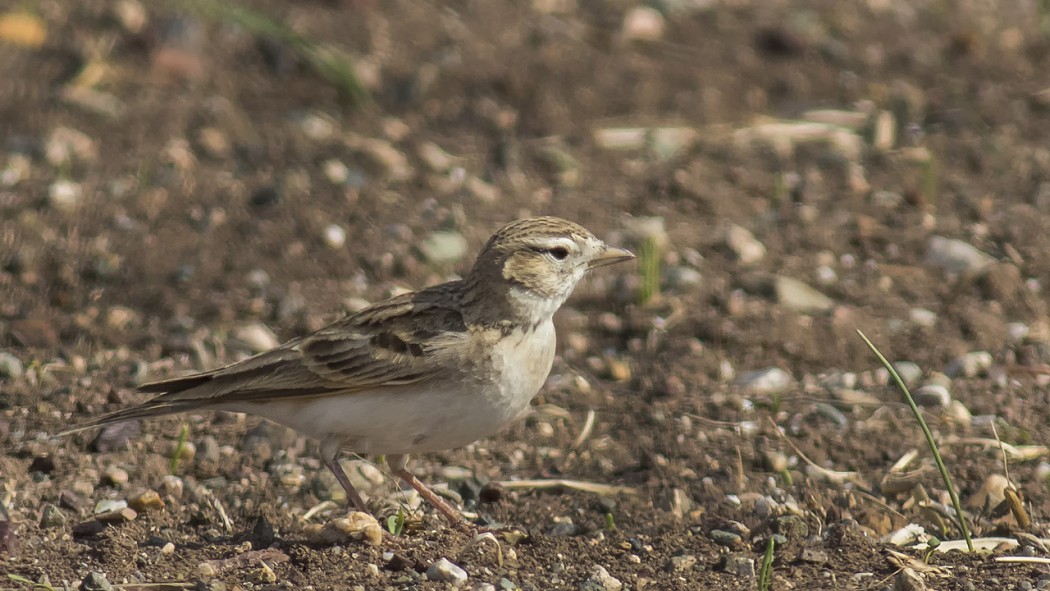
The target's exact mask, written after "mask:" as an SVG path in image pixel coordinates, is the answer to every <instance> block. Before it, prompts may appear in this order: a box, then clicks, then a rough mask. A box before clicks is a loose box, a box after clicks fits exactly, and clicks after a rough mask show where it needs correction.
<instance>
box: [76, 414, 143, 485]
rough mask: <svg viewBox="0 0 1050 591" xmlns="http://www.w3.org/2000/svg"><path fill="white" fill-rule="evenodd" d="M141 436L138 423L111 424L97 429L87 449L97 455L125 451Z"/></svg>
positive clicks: (140, 425) (140, 428)
mask: <svg viewBox="0 0 1050 591" xmlns="http://www.w3.org/2000/svg"><path fill="white" fill-rule="evenodd" d="M141 434H142V424H141V423H140V422H139V421H124V422H121V423H113V424H112V425H106V426H105V427H102V428H101V429H99V431H98V435H95V438H94V439H92V440H91V443H90V444H88V449H90V450H91V451H93V452H98V453H106V452H111V451H117V450H122V449H127V448H128V447H130V445H131V441H132V440H133V439H136V438H138V436H139V435H141ZM88 495H90V493H88Z"/></svg>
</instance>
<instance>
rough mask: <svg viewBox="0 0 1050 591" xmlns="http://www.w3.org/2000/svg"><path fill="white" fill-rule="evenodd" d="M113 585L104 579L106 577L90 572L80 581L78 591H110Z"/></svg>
mask: <svg viewBox="0 0 1050 591" xmlns="http://www.w3.org/2000/svg"><path fill="white" fill-rule="evenodd" d="M112 590H113V585H111V584H110V583H109V580H107V579H106V575H104V574H102V573H100V572H95V571H91V572H90V573H88V576H86V577H84V580H82V581H80V591H112Z"/></svg>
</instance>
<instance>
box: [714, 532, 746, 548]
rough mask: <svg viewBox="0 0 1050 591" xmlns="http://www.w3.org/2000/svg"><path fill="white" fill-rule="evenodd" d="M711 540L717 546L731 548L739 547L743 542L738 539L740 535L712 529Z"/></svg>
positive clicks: (741, 539)
mask: <svg viewBox="0 0 1050 591" xmlns="http://www.w3.org/2000/svg"><path fill="white" fill-rule="evenodd" d="M711 540H712V541H714V543H716V544H718V545H719V546H728V547H730V548H732V547H734V546H739V545H740V543H741V542H742V541H743V538H741V537H740V534H736V533H733V532H731V531H725V530H723V529H713V530H711Z"/></svg>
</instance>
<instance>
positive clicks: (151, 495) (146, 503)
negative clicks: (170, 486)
mask: <svg viewBox="0 0 1050 591" xmlns="http://www.w3.org/2000/svg"><path fill="white" fill-rule="evenodd" d="M128 506H130V507H131V508H132V509H134V510H136V511H138V512H140V513H141V512H143V511H152V510H155V509H163V508H164V500H163V499H161V498H160V493H158V492H157V491H155V490H153V489H146V490H144V491H142V492H140V493H138V494H136V495H134V496H132V497H131V498H130V499H128Z"/></svg>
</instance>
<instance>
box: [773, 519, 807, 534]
mask: <svg viewBox="0 0 1050 591" xmlns="http://www.w3.org/2000/svg"><path fill="white" fill-rule="evenodd" d="M773 531H774V532H776V533H778V534H781V535H783V536H784V537H786V538H787V539H789V540H803V539H805V538H806V537H808V536H809V525H808V524H807V523H806V521H805V520H804V519H802V518H801V517H799V516H798V515H782V516H780V517H777V518H776V519H775V520H774V521H773Z"/></svg>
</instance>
